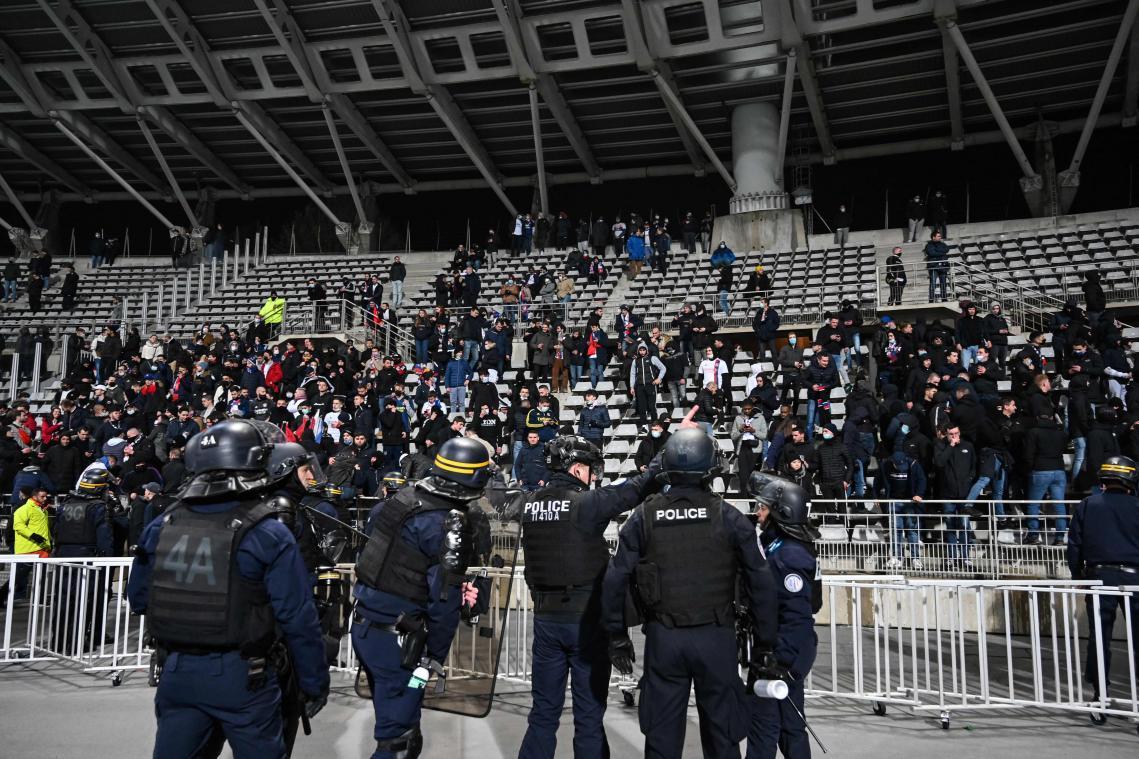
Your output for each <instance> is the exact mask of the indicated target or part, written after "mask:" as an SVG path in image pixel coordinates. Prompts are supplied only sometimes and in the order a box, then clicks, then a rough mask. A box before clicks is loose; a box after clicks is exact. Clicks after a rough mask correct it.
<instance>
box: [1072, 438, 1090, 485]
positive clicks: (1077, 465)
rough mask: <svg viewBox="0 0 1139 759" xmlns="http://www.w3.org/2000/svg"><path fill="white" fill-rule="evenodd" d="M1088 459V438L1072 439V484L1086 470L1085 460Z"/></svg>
mask: <svg viewBox="0 0 1139 759" xmlns="http://www.w3.org/2000/svg"><path fill="white" fill-rule="evenodd" d="M1087 457H1088V439H1087V438H1086V437H1074V438H1072V482H1075V481H1076V477H1078V476H1079V475H1080V470H1081V469H1083V468H1084V460H1085V459H1087Z"/></svg>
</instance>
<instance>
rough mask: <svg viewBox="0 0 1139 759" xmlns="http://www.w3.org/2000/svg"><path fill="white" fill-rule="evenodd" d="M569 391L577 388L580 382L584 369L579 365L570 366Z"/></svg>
mask: <svg viewBox="0 0 1139 759" xmlns="http://www.w3.org/2000/svg"><path fill="white" fill-rule="evenodd" d="M569 373H570V389H571V390H572V389H574V388H575V387H577V383H579V382H581V375H582V374H584V373H585V367H584V366H582V365H581V364H570V365H569Z"/></svg>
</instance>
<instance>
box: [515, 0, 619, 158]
mask: <svg viewBox="0 0 1139 759" xmlns="http://www.w3.org/2000/svg"><path fill="white" fill-rule="evenodd" d="M493 3H494V12H495V14H496V15H497V16H498V21H499V24H501V25H502V29H503V32H504V33H505V36H506V49H507V52H508V53H509V54H510V60H511V62H513V64H514V67H515V68H516V69H518V72H519V78H520V79H521V80H522V81H523V82H525V83H527V84H530V83H534V84H535V85H537V87H538V93H539V94H540V95H541V96H542V102H544V103H545V104H546V107H547V108H549V109H550V113H551V114H552V115H553V117H554V120H555V121H557V122H558V126H559V127H561V130H562V133H563V134H564V135H565V136H566V140H567V141H568V142H569V144H570V147H571V148H573V152H574V153H575V154H576V155H577V158H578V160H579V161H581V165H582V166H583V167H584V168H585V170H586V171H587V172H588V173H589V174H590V175H592V176H595V177H600V175H601V167H600V166H599V165H598V163H597V159H596V158H594V156H593V149H592V148H590V146H589V142H588V141H587V140H586V138H585V132H583V131H582V129H581V126H580V125H579V124H578V123H577V119H576V118H574V115H573V112H572V111H571V110H570V107H569V103H567V102H566V99H565V97H563V96H562V91H561V88H560V87H558V82H557V80H556V79H555V78H554V75H553V74H547V73H542V72H539V71H537V70H535V69H534V67H533V66H531V65H530V58H531V57H532V56H538V55H540V54H541V52H540V51H535V50H533V49H530V48H529V47H528V46H527V42H528V41H529V38H523V36H522V31H521V29H520V27H519V24H520V22H521V19H522V8H521V6H520V5H519V4H518V0H493Z"/></svg>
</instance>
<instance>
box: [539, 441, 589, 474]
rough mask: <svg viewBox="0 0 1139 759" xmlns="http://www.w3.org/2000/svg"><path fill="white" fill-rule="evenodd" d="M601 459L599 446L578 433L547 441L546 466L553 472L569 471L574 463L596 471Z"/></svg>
mask: <svg viewBox="0 0 1139 759" xmlns="http://www.w3.org/2000/svg"><path fill="white" fill-rule="evenodd" d="M601 461H602V459H601V451H600V450H599V449H598V448H597V446H596V445H594V444H593V443H591V442H589V441H588V440H586V439H585V438H583V437H579V436H578V435H561V436H559V437H556V438H554V439H553V440H551V441H550V442H548V443H546V468H547V469H549V470H550V471H551V472H568V471H569V468H570V467H571V466H573V465H574V464H585V465H586V466H588V467H589V468H590V470H591V471H596V470H597V468H598V467H599V466H600V465H601Z"/></svg>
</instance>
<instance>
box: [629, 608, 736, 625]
mask: <svg viewBox="0 0 1139 759" xmlns="http://www.w3.org/2000/svg"><path fill="white" fill-rule="evenodd" d="M648 617H649V619H650V620H651V621H654V622H660V623H661V624H662V625H664V626H665V627H668V628H675V627H703V626H704V625H716V626H718V627H724V626H725V625H734V624H735V621H736V614H735V606H734V604H732V603H730V602H729V603H727V604H725V605H724V606H722V607H720V608H718V609H700V610H698V611H686V612H684V613H683V614H670V613H668V612H660V611H649V612H648Z"/></svg>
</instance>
